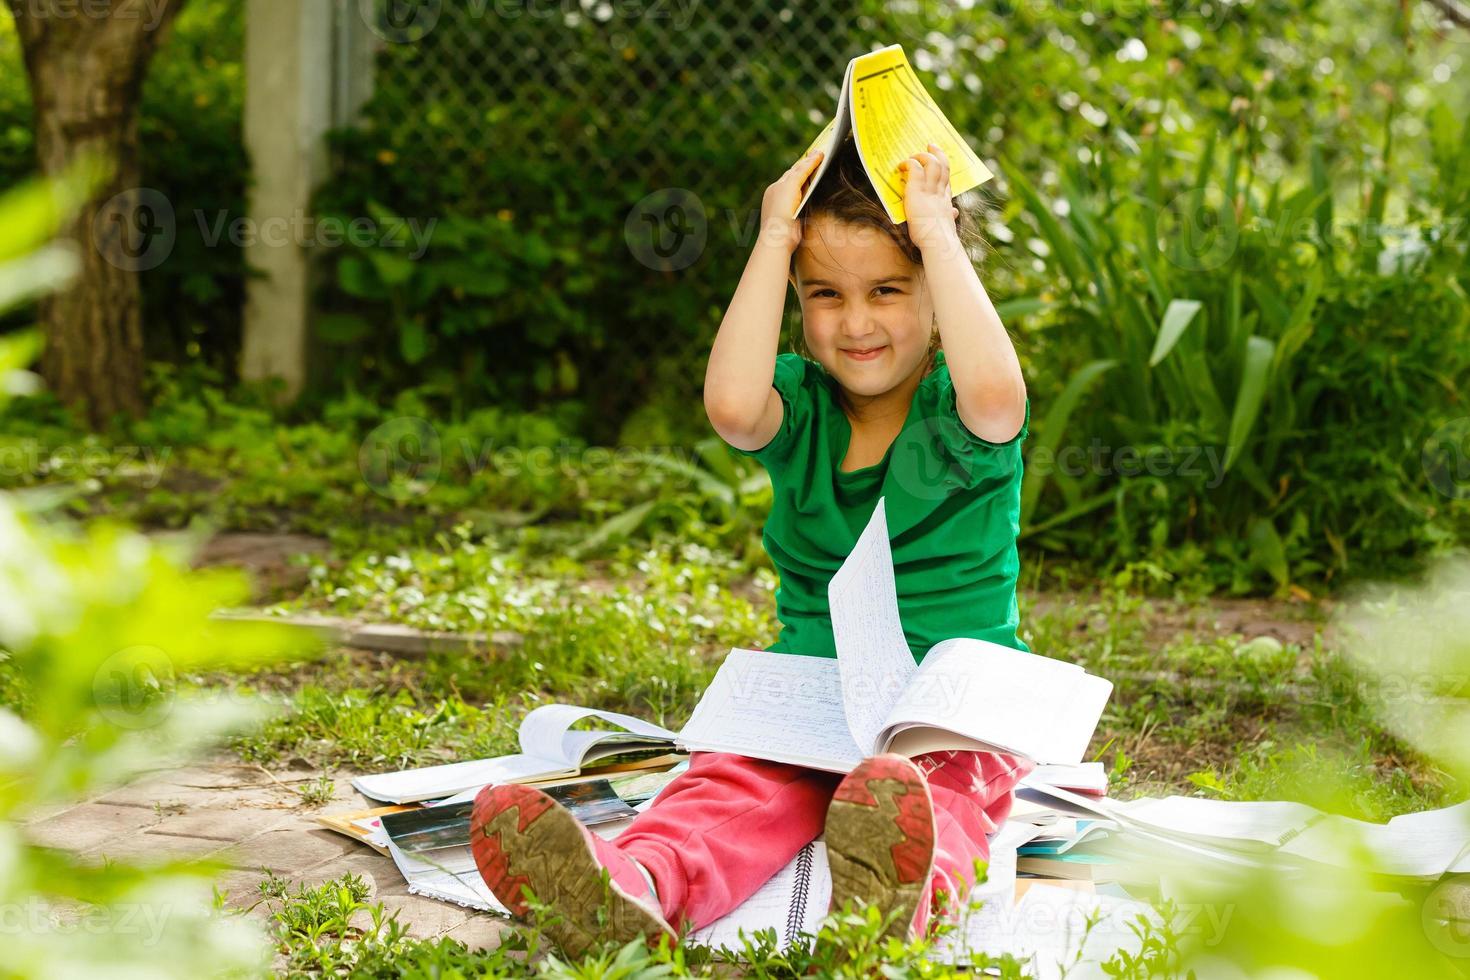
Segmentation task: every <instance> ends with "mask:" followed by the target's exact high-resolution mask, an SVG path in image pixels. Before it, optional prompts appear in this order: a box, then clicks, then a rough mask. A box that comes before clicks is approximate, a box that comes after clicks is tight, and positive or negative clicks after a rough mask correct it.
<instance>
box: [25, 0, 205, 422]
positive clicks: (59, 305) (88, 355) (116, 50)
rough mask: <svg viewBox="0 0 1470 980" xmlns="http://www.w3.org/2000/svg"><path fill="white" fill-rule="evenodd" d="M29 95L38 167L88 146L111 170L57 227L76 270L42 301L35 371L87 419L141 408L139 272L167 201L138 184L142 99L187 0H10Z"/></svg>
mask: <svg viewBox="0 0 1470 980" xmlns="http://www.w3.org/2000/svg"><path fill="white" fill-rule="evenodd" d="M8 2H9V5H10V10H11V13H12V14H13V15H14V17H15V26H16V32H17V34H18V35H19V37H20V41H21V45H22V49H23V51H24V53H25V63H26V71H27V73H28V74H29V76H30V82H31V95H32V98H33V100H34V103H35V125H36V150H37V156H38V157H39V162H40V167H41V172H42V173H43V174H44V175H46V176H48V177H57V176H60V175H62V174H65V173H66V172H67V171H68V170H69V168H71V167H72V165H73V164H75V163H76V162H77V161H79V160H82V159H84V158H88V157H91V158H94V159H96V160H98V161H99V162H101V163H102V165H103V166H104V167H105V168H106V173H107V177H106V179H105V180H103V181H102V182H101V184H100V185H99V186H98V188H97V191H96V193H95V194H94V195H93V197H92V199H91V201H89V202H88V204H87V205H86V206H85V207H83V208H82V209H81V211H80V213H79V214H77V215H76V217H75V218H74V219H72V220H71V222H70V223H69V224H68V225H67V226H65V227H64V228H63V229H62V234H63V236H64V237H67V238H70V239H71V240H72V241H74V242H75V243H76V247H77V249H78V258H79V259H80V264H81V269H80V275H79V277H78V278H77V280H76V281H75V282H74V283H72V284H71V286H69V287H68V288H67V289H66V290H64V291H63V292H61V293H58V294H55V295H52V296H49V297H47V298H46V299H43V300H42V301H41V303H40V313H41V324H42V327H43V331H44V334H45V338H46V347H45V350H44V351H43V353H42V355H41V376H42V377H43V378H44V379H45V380H46V383H47V386H48V387H49V388H50V390H51V391H52V392H54V393H55V394H56V395H57V397H58V398H60V399H61V400H62V402H64V403H65V404H67V405H69V406H71V407H73V408H75V409H77V410H78V411H79V412H80V413H82V414H83V416H84V417H85V418H86V419H87V421H88V422H90V424H91V425H93V426H94V427H101V426H103V425H104V424H106V423H107V422H108V421H109V420H111V419H112V417H113V416H114V415H115V414H117V413H119V412H124V413H127V414H129V415H135V416H136V415H138V414H141V412H142V410H143V325H142V309H141V295H142V294H141V290H140V288H139V283H138V273H139V272H141V271H146V270H148V269H151V268H155V267H156V266H158V265H159V264H160V263H162V261H163V260H164V259H165V258H167V255H168V252H169V251H170V250H171V249H172V247H173V237H174V233H175V228H174V219H173V214H172V211H171V209H170V208H169V206H168V202H167V201H166V200H164V199H163V198H162V197H161V196H160V195H158V194H157V193H156V192H152V191H148V190H146V189H143V188H140V187H139V186H138V182H139V174H138V101H139V95H140V93H141V91H142V87H143V79H144V77H145V76H146V74H147V70H148V63H149V62H150V60H151V59H152V57H153V53H154V51H155V50H157V47H158V44H159V41H160V40H161V38H162V35H163V33H164V32H165V31H166V30H167V29H168V26H169V25H170V24H172V23H173V18H174V17H175V16H177V14H178V12H179V9H180V8H181V7H182V6H183V2H184V0H161V2H160V0H108V2H105V3H95V2H93V3H76V2H75V0H8Z"/></svg>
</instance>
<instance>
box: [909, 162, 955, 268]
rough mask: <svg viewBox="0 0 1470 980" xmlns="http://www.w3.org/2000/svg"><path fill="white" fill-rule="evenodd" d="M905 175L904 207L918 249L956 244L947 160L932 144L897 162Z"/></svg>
mask: <svg viewBox="0 0 1470 980" xmlns="http://www.w3.org/2000/svg"><path fill="white" fill-rule="evenodd" d="M898 172H899V173H900V174H901V175H903V177H904V178H905V181H904V187H903V209H904V213H905V215H907V217H908V226H909V238H910V239H911V240H912V241H913V243H914V244H915V245H917V246H919V249H920V250H921V251H928V250H929V249H931V248H943V247H948V246H951V245H956V244H958V243H959V232H958V231H957V230H956V228H955V219H956V218H958V217H959V216H960V212H959V209H957V208H956V207H955V206H954V204H953V203H952V202H951V198H950V195H949V160H948V158H946V157H945V155H944V151H943V150H941V149H940V148H939V147H938V146H935V145H934V144H933V143H930V144H929V152H928V153H915V154H914V155H913V156H911V157H909V158H908V159H907V160H905V161H903V162H902V163H900V164H899V165H898Z"/></svg>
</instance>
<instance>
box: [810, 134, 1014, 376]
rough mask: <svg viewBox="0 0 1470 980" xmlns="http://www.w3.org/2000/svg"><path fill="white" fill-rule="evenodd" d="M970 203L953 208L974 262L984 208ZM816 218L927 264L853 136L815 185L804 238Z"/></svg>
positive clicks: (980, 251)
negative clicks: (875, 233)
mask: <svg viewBox="0 0 1470 980" xmlns="http://www.w3.org/2000/svg"><path fill="white" fill-rule="evenodd" d="M966 198H967V196H966V195H962V196H960V197H956V198H954V199H953V202H952V203H953V205H954V207H955V208H956V209H958V211H959V213H960V214H959V218H958V219H956V221H955V228H956V229H957V230H958V232H959V236H960V242H961V243H962V244H963V245H964V247H965V250H966V251H967V252H968V253H969V255H970V258H971V260H972V261H973V260H978V259H979V258H981V257H982V256H983V255H984V253H985V251H986V250H987V245H986V243H985V240H984V239H983V238H981V237H980V234H979V233H978V231H977V230H976V228H977V226H978V224H979V222H980V219H981V216H982V215H981V213H980V212H981V210H982V208H981V206H980V205H979V203H978V202H972V201H970V200H967V199H966ZM818 216H826V217H828V218H831V219H832V220H834V221H839V222H842V223H843V224H850V225H861V226H867V227H870V228H876V229H878V230H879V231H881V232H883V233H884V234H885V235H887V236H888V237H889V239H890V240H891V241H892V242H893V244H894V245H896V246H897V247H898V250H899V251H900V252H902V253H903V255H904V257H905V258H907V259H908V260H909V261H910V262H912V263H914V265H917V266H923V264H924V255H923V253H922V252H920V251H919V247H918V246H917V245H915V244H914V242H913V239H912V238H910V237H909V226H908V222H904V223H903V224H901V225H895V224H894V223H893V222H892V221H891V220H890V219H889V217H888V211H887V209H886V208H884V207H883V202H882V200H881V199H880V198H879V197H878V192H877V191H876V190H874V189H873V183H872V181H871V180H869V179H868V173H867V171H866V170H864V169H863V162H862V160H861V158H860V157H859V156H858V152H857V144H856V143H855V142H854V141H853V138H852V134H851V133H848V134H847V138H846V139H844V140H843V141H842V144H841V145H840V146H839V147H838V148H837V151H836V153H835V154H834V155H833V157H832V162H831V163H830V164H829V165H828V166H827V170H826V172H825V173H823V174H822V179H821V180H820V181H818V182H817V187H816V190H815V191H813V192H812V196H811V200H809V201H807V203H806V207H804V208H802V210H801V217H800V218H799V219H798V220H799V222H800V224H801V229H802V232H803V233H805V231H806V229H807V225H808V224H809V223H810V222H811V220H812V219H813V218H816V217H818ZM791 275H792V277H793V278H794V277H795V275H796V252H794V251H793V252H792V253H791ZM791 334H792V341H793V345H794V346H795V347H796V349H797V353H799V354H801V355H802V356H804V357H806V356H809V355H808V353H807V350H806V343H805V341H804V339H803V338H802V336H801V330H800V329H793V330H792V332H791ZM938 349H939V348H938V342H937V336H936V340H935V343H934V345H933V346H931V349H930V358H929V360H930V363H929V370H933V367H934V351H937V350H938ZM926 373H927V372H926Z"/></svg>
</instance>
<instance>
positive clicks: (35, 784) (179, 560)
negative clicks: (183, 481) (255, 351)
mask: <svg viewBox="0 0 1470 980" xmlns="http://www.w3.org/2000/svg"><path fill="white" fill-rule="evenodd" d="M86 186H87V181H85V180H78V181H77V182H75V184H74V185H72V186H58V187H56V188H49V187H44V186H37V187H31V188H28V189H25V190H22V191H19V192H15V193H12V194H10V195H8V196H6V197H5V198H3V199H0V230H3V238H0V307H3V306H4V305H5V304H6V303H7V302H10V301H13V300H14V299H15V298H16V297H17V296H20V295H23V294H24V293H26V292H28V291H33V290H34V289H35V288H36V287H37V285H38V284H41V285H42V286H43V287H44V286H45V284H47V283H51V284H54V283H59V282H62V281H64V280H65V279H66V277H67V276H68V275H69V274H70V272H71V269H72V267H73V265H74V260H73V258H72V256H71V255H70V254H69V253H68V252H67V250H66V249H64V248H62V247H59V246H54V245H53V246H48V245H46V244H45V242H46V241H47V239H48V238H49V237H50V235H51V234H52V232H53V230H54V228H55V225H56V219H57V215H58V214H59V213H61V211H62V210H64V209H65V208H67V207H74V206H75V205H76V204H77V203H78V199H79V197H80V196H81V195H82V194H84V193H85V188H86ZM28 340H29V338H0V404H3V402H4V401H5V400H7V399H8V398H9V397H10V393H12V392H16V391H24V390H27V389H29V388H31V387H33V382H34V378H33V377H31V376H30V375H28V374H27V373H26V372H25V371H24V370H23V369H24V367H25V366H26V365H27V364H28V363H29V361H30V358H31V356H32V355H33V354H34V344H31V343H29V342H28ZM53 510H54V501H48V499H47V498H46V496H45V495H37V494H21V493H0V668H3V669H0V941H3V945H4V955H3V957H0V976H4V977H84V976H109V977H127V976H136V977H154V976H163V975H171V976H179V977H195V976H204V975H214V974H239V973H242V972H259V971H260V970H261V969H263V966H264V964H265V963H266V961H267V948H268V947H267V946H266V945H265V943H264V940H263V937H262V936H261V935H260V933H259V931H258V930H256V929H255V928H253V927H251V926H250V925H249V923H247V922H246V921H245V920H244V919H240V918H236V917H224V916H220V915H218V914H217V913H216V912H215V911H214V908H213V900H212V889H211V885H210V877H211V874H212V872H214V871H215V870H217V869H215V868H213V867H211V866H209V865H200V864H191V865H185V864H184V863H182V862H176V863H164V864H160V863H157V862H154V863H149V864H145V863H141V862H139V861H137V860H136V859H134V858H130V857H129V856H128V855H127V853H126V849H123V848H113V849H110V854H111V860H107V861H103V862H98V861H95V860H92V859H85V858H80V857H77V856H74V855H72V854H69V853H67V852H65V851H60V850H52V849H46V848H41V847H37V846H34V845H32V844H30V843H28V842H27V837H26V830H25V822H26V821H27V820H31V819H34V818H37V817H40V816H43V815H45V814H47V813H55V812H57V811H58V810H59V809H61V808H64V807H65V806H66V805H67V804H69V803H73V802H77V801H79V800H82V799H86V798H90V797H92V796H95V795H97V794H99V793H101V792H103V791H105V790H106V789H107V788H109V787H111V786H114V785H117V784H118V783H120V782H121V781H124V780H126V779H128V778H129V777H131V776H133V775H136V774H138V773H141V772H143V771H146V770H153V769H158V768H160V767H166V766H169V765H177V764H179V763H180V762H181V761H182V760H183V759H185V758H187V756H188V753H189V752H190V751H191V749H194V748H196V747H198V746H201V745H203V744H205V743H207V742H209V741H210V740H211V739H214V738H217V737H218V736H219V735H221V734H224V733H226V732H229V731H232V730H235V729H237V728H239V727H240V726H241V725H242V724H243V723H245V722H247V721H249V720H252V719H254V718H256V717H257V716H258V712H257V711H256V710H254V709H253V708H252V706H251V704H250V703H249V702H248V701H246V700H244V699H231V700H229V701H225V702H221V701H219V700H217V699H215V700H205V701H191V700H190V699H188V698H185V697H181V696H180V694H181V692H180V691H179V690H178V689H177V686H176V678H177V677H178V676H179V674H180V673H182V672H186V671H195V670H201V669H211V668H227V667H233V668H236V669H239V668H244V667H249V666H257V665H260V664H262V663H265V662H267V661H270V660H276V659H280V658H282V657H284V656H287V655H288V654H290V653H291V652H292V651H293V649H295V648H298V647H299V645H300V638H299V637H296V636H293V635H290V634H288V633H287V632H286V631H284V630H282V629H279V628H276V627H262V626H241V625H232V624H220V623H215V622H211V621H210V619H209V615H210V613H211V612H213V611H214V610H216V609H218V608H220V607H222V606H230V605H235V604H238V603H240V602H241V601H242V600H243V599H244V598H245V597H246V595H247V594H248V590H247V587H246V582H245V580H244V578H243V576H241V575H239V574H237V573H219V572H210V573H198V572H190V571H188V570H187V562H186V557H187V556H186V555H184V554H182V553H180V552H179V551H178V550H177V549H176V548H175V549H169V548H164V547H159V546H157V545H155V544H154V543H152V542H150V541H149V539H148V538H146V537H145V536H143V535H142V534H140V533H138V532H135V531H130V530H125V529H123V528H121V527H117V526H110V525H106V524H95V525H93V526H91V527H90V528H87V529H82V528H79V527H76V526H73V525H71V524H69V523H67V522H65V521H62V520H58V519H56V515H55V514H54V512H53ZM120 852H121V853H120Z"/></svg>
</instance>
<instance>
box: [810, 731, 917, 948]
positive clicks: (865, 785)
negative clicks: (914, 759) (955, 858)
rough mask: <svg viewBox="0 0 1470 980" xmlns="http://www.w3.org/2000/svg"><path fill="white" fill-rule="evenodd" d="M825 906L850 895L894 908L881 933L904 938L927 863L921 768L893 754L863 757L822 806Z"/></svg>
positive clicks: (885, 908)
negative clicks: (828, 887) (828, 874)
mask: <svg viewBox="0 0 1470 980" xmlns="http://www.w3.org/2000/svg"><path fill="white" fill-rule="evenodd" d="M826 841H827V857H828V860H829V863H830V864H831V867H832V906H833V908H834V909H836V908H840V907H841V904H842V902H843V901H845V900H846V899H849V898H855V899H861V900H863V901H865V902H867V903H868V904H869V905H874V906H877V907H878V908H880V909H882V910H883V911H884V913H885V914H887V913H889V912H894V913H896V914H895V915H894V916H893V917H892V919H891V920H890V921H889V923H888V926H887V928H886V929H885V931H884V935H885V936H893V937H897V938H901V939H902V938H907V936H908V933H909V931H910V927H911V925H912V924H913V921H914V914H915V912H917V910H918V908H919V902H920V901H921V900H922V899H923V897H924V892H925V890H926V889H927V888H928V887H929V877H930V874H931V873H932V872H933V868H934V802H933V799H932V798H931V797H930V795H929V786H928V784H927V783H926V782H925V781H924V777H923V775H922V774H921V773H920V772H919V770H918V769H917V768H916V767H915V766H914V765H913V763H911V762H909V761H908V760H907V759H905V758H903V757H901V756H897V755H884V756H877V757H875V758H872V759H866V760H864V761H863V762H862V763H861V764H860V765H859V766H858V767H857V768H856V769H854V770H853V771H852V772H851V773H850V774H849V775H848V776H847V778H845V779H844V780H843V781H842V783H841V784H840V785H839V786H838V787H837V792H836V793H835V794H834V795H833V797H832V803H831V804H830V805H829V806H828V808H827V828H826Z"/></svg>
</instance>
